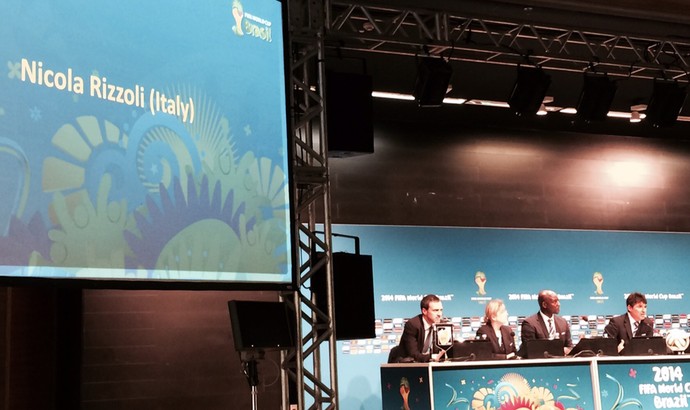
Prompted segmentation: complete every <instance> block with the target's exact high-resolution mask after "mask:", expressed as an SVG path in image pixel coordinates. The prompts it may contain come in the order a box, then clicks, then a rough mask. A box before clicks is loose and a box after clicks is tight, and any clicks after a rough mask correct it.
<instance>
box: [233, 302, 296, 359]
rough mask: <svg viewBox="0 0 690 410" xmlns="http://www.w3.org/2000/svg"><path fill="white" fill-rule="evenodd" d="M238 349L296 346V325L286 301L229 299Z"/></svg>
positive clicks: (269, 348)
mask: <svg viewBox="0 0 690 410" xmlns="http://www.w3.org/2000/svg"><path fill="white" fill-rule="evenodd" d="M228 310H229V311H230V325H231V326H232V337H233V340H234V342H235V350H237V351H239V352H241V351H246V350H252V349H257V350H275V349H278V350H280V349H288V348H291V347H294V346H295V326H294V322H295V321H294V318H293V316H292V314H291V311H290V310H289V309H288V307H287V305H285V303H284V302H259V301H253V300H231V301H229V302H228Z"/></svg>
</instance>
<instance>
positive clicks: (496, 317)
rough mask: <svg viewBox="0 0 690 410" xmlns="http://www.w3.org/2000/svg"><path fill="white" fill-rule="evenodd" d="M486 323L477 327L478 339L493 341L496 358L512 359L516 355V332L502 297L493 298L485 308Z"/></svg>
mask: <svg viewBox="0 0 690 410" xmlns="http://www.w3.org/2000/svg"><path fill="white" fill-rule="evenodd" d="M484 318H485V320H486V324H484V325H483V326H482V327H480V328H479V329H477V339H486V340H488V341H490V342H491V346H492V348H493V353H494V358H496V359H510V358H512V357H515V354H516V352H517V349H516V347H515V337H514V336H515V333H514V332H513V331H512V330H511V329H510V327H509V326H507V324H508V311H507V310H506V305H505V304H504V303H503V301H502V300H501V299H492V300H490V301H489V303H487V304H486V309H485V310H484Z"/></svg>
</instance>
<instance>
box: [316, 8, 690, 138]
mask: <svg viewBox="0 0 690 410" xmlns="http://www.w3.org/2000/svg"><path fill="white" fill-rule="evenodd" d="M387 3H389V4H391V6H390V8H389V9H387V8H386V6H385V5H386V4H387ZM600 3H601V2H595V1H590V0H585V1H578V2H575V1H513V0H504V1H462V2H460V1H441V0H428V1H425V2H418V1H417V2H415V1H409V0H407V1H405V0H401V1H396V2H390V1H388V2H376V1H367V2H342V3H340V2H331V3H330V4H329V6H328V7H329V13H330V15H331V16H332V17H331V18H332V19H334V21H335V22H336V23H338V22H339V23H340V26H335V25H333V24H331V25H330V27H329V30H327V36H326V41H325V44H326V57H327V67H328V68H329V69H332V70H336V71H351V72H366V73H367V74H369V75H370V76H371V77H372V81H373V88H374V90H377V91H391V92H399V93H406V94H411V93H412V90H413V88H414V83H415V77H416V73H417V61H418V58H417V56H419V55H423V54H425V53H429V51H430V50H431V53H432V54H433V53H436V54H437V55H439V56H442V57H444V58H446V59H448V60H449V61H450V64H451V66H452V68H453V75H452V78H451V81H450V84H451V86H452V90H451V91H450V92H449V94H448V96H449V97H458V98H469V99H484V100H497V101H507V100H508V97H509V95H510V93H511V91H512V89H513V85H514V83H515V78H516V66H517V64H512V62H513V61H515V62H516V63H519V62H520V61H528V60H530V59H531V61H532V62H534V63H536V64H538V65H540V66H542V67H544V69H545V71H546V72H547V73H548V74H549V75H550V76H551V80H552V81H551V85H550V87H549V89H548V91H547V96H551V97H553V98H554V102H553V103H552V105H556V106H560V107H574V106H575V105H576V104H577V101H578V98H579V96H580V92H581V88H582V81H583V80H582V79H583V73H584V71H587V64H586V61H585V60H584V57H583V56H582V55H575V54H576V53H577V50H575V47H578V46H579V47H583V44H582V41H581V40H582V37H578V41H577V42H576V41H575V40H573V39H572V38H571V37H569V39H570V41H571V42H572V44H571V43H568V41H566V40H563V43H562V44H560V45H559V48H558V49H557V52H558V56H557V57H558V58H555V59H553V60H552V59H551V57H552V56H550V55H549V53H550V52H552V51H553V50H556V49H555V48H554V46H553V45H552V43H553V42H554V40H555V41H561V40H560V38H562V37H559V31H558V30H575V33H580V32H582V33H588V34H587V37H584V38H585V39H586V40H587V41H589V39H592V44H591V45H590V48H589V50H587V49H586V51H585V54H587V53H589V52H590V51H591V50H593V51H592V56H593V57H595V58H593V59H592V61H591V63H593V64H589V67H590V68H591V67H595V70H596V71H599V72H608V73H610V74H612V76H611V78H614V79H615V81H616V82H617V85H618V89H617V92H616V94H615V97H614V100H613V103H612V106H611V110H614V111H624V112H629V111H630V107H631V106H633V105H638V104H646V103H648V102H649V99H650V96H651V94H652V88H653V80H652V79H651V78H649V77H650V76H654V77H661V76H667V77H669V78H675V79H677V80H678V81H679V82H680V83H681V84H683V85H684V84H685V83H686V82H687V78H686V74H685V73H686V72H687V64H686V63H685V61H686V60H685V59H686V58H690V4H686V3H685V2H681V1H679V0H673V1H669V0H664V1H655V2H653V4H651V3H650V2H642V1H637V0H635V1H629V0H628V1H622V0H613V1H608V2H606V5H602V4H600ZM372 13H377V14H375V15H372ZM439 13H440V14H439ZM343 16H347V17H348V18H349V20H347V21H346V22H345V19H344V18H343ZM357 16H364V17H357ZM367 16H368V17H370V18H371V20H370V21H373V22H375V23H376V26H377V28H379V27H384V28H382V29H381V32H380V33H376V32H375V31H374V33H373V34H372V33H371V32H367V31H366V30H362V29H358V28H357V27H358V26H359V25H365V24H364V23H366V22H367ZM409 16H413V17H414V18H415V19H416V20H414V19H413V17H409ZM438 16H441V18H446V17H450V18H449V19H448V21H450V22H452V23H453V24H456V26H453V27H455V28H454V29H453V30H451V34H450V35H451V37H452V36H453V33H458V32H459V33H460V34H457V35H456V37H454V38H453V40H454V42H453V44H449V43H448V41H445V40H444V38H443V37H438V38H436V39H434V38H431V39H429V38H424V37H425V35H424V33H422V34H421V35H420V34H419V33H420V32H421V31H422V30H421V29H420V27H421V26H422V25H423V26H424V27H433V26H434V22H429V20H430V19H432V18H437V19H438ZM337 18H340V20H337ZM402 18H405V19H407V20H406V21H411V22H412V23H411V24H409V26H408V27H407V31H406V32H398V31H396V32H392V31H391V30H390V29H386V28H385V27H386V24H389V25H390V24H394V23H391V21H393V22H395V21H396V19H397V21H400V20H401V19H402ZM424 19H427V20H424ZM503 21H506V22H508V24H515V25H516V26H515V27H519V29H520V30H525V27H528V28H537V31H538V32H537V33H536V34H537V35H536V36H535V37H536V38H537V40H536V41H537V42H539V41H542V42H543V44H541V45H544V44H545V46H544V50H541V51H540V50H531V49H529V47H530V45H529V44H528V43H527V42H526V41H524V42H522V43H521V44H518V49H516V48H515V47H512V48H510V49H509V48H505V47H503V48H500V49H498V53H500V54H501V55H500V56H499V55H498V53H496V54H493V55H492V56H491V57H485V55H487V54H486V52H487V51H488V52H491V51H492V47H493V46H491V47H487V46H486V45H483V46H480V47H479V48H482V49H481V50H479V51H478V52H477V51H476V50H472V49H471V47H470V46H467V47H458V46H457V44H458V43H461V42H462V41H463V40H467V37H468V36H471V35H472V32H471V31H470V30H464V31H459V29H458V28H457V24H460V23H463V24H466V27H470V22H472V24H479V25H480V26H482V27H486V25H488V24H497V23H496V22H503ZM343 22H345V23H343ZM465 22H466V23H465ZM449 24H450V23H447V25H449ZM415 25H417V27H415ZM504 26H505V25H504ZM388 27H390V26H388ZM466 27H465V28H466ZM498 27H499V28H500V26H498ZM506 27H507V28H506V32H505V33H511V31H510V28H511V27H510V26H506ZM547 27H548V28H554V29H553V30H552V29H549V30H546V28H547ZM348 30H350V31H349V32H348ZM356 30H359V31H356ZM386 30H388V31H386ZM415 30H416V33H415ZM492 30H493V28H492V29H491V30H488V31H492ZM515 30H517V29H515ZM515 30H514V31H515ZM541 30H544V31H541ZM514 31H513V32H514ZM533 32H534V30H533ZM477 33H478V32H477V31H475V32H474V36H475V37H474V38H478V37H477V36H478V35H479V34H477ZM505 33H503V34H505ZM542 33H543V34H542ZM568 33H569V35H570V34H571V33H572V32H570V31H569V32H568ZM593 33H606V35H610V36H613V37H610V38H611V39H614V40H607V39H606V37H602V36H596V37H595V35H594V34H593ZM494 34H496V33H495V32H494ZM377 35H378V37H377ZM618 35H620V36H621V37H616V36H618ZM416 36H419V37H416ZM628 36H631V37H628ZM503 37H506V36H505V35H504V36H503ZM518 37H519V36H516V39H517V38H518ZM540 39H541V40H540ZM621 39H623V40H626V41H628V44H629V43H630V42H631V41H632V42H638V43H633V45H635V46H639V44H640V43H639V42H641V41H642V39H644V40H645V41H647V39H651V40H654V41H655V43H654V44H652V43H651V42H650V46H649V47H650V48H649V50H656V51H649V56H650V57H649V60H648V61H632V60H633V59H634V58H635V57H634V56H633V57H630V55H628V54H626V52H628V51H629V50H627V49H626V47H623V46H620V50H619V49H613V48H612V49H607V48H606V47H607V44H610V43H611V42H612V41H619V40H620V41H619V44H623V41H622V40H621ZM549 41H550V42H551V43H548V42H549ZM515 42H517V40H516V41H515ZM595 42H599V43H598V46H599V48H596V47H594V45H593V44H594V43H595ZM465 43H467V41H465ZM511 44H514V43H511ZM642 44H644V43H642ZM623 45H625V44H623ZM537 46H538V47H539V46H540V45H539V44H537ZM472 47H475V48H477V47H476V45H472ZM519 47H522V50H521V49H519ZM584 47H585V48H586V45H585V46H584ZM653 47H657V49H653ZM493 48H497V47H493ZM628 48H629V47H628ZM526 49H527V50H528V51H530V52H531V51H533V55H532V56H531V57H530V58H525V55H523V54H522V53H523V52H524V50H526ZM570 50H575V51H573V52H570ZM669 50H670V52H669ZM638 54H639V53H638ZM469 55H471V58H470V57H467V56H469ZM476 56H479V58H477V57H476ZM599 56H601V60H599ZM646 56H647V54H643V57H645V59H646ZM669 56H670V57H669ZM585 57H586V56H585ZM511 59H512V60H511ZM570 59H572V61H570ZM626 59H630V60H631V62H628V61H626ZM556 60H559V61H556ZM638 60H639V59H638ZM599 62H601V63H602V64H601V65H598V63H599ZM608 62H610V63H611V64H610V65H608V64H604V63H608ZM628 64H629V65H630V67H633V66H635V65H636V64H637V66H638V67H643V66H644V67H645V69H644V70H645V71H644V75H639V76H636V75H625V73H621V71H620V70H621V67H623V68H625V67H627V66H628ZM550 65H551V67H550ZM657 68H658V70H657ZM626 69H627V68H626ZM638 72H639V73H641V74H642V69H641V68H640V70H638ZM656 72H658V75H656V74H655V73H656ZM642 77H647V78H642ZM685 105H686V106H685V107H684V108H683V109H682V111H681V113H680V115H681V116H690V104H685ZM396 107H397V108H394V109H393V111H392V112H390V113H388V114H386V113H385V112H378V113H377V115H391V116H398V117H399V118H405V119H408V120H411V121H425V120H433V119H435V120H437V121H446V122H447V121H454V120H458V121H459V120H462V121H470V122H473V123H474V124H473V125H474V126H476V125H477V124H476V122H478V121H482V122H484V123H485V124H487V125H490V126H494V127H495V126H501V127H507V128H521V129H524V128H527V129H529V128H539V129H552V130H565V131H575V132H588V133H599V134H611V135H627V136H642V137H653V138H673V139H680V140H685V139H686V138H690V122H681V121H679V122H676V124H675V125H673V126H671V127H664V128H655V127H652V126H650V125H649V124H646V123H645V122H644V121H643V122H642V123H640V124H630V123H629V122H628V120H626V119H613V118H609V119H607V120H605V121H603V122H591V123H584V122H581V121H578V120H577V119H576V117H575V116H573V115H566V114H560V113H550V114H549V115H547V116H545V117H531V118H523V117H520V118H518V117H516V116H514V115H512V114H511V113H510V112H508V110H507V109H505V108H493V107H468V106H458V105H454V106H444V107H440V108H420V107H417V106H416V104H415V103H414V102H401V103H400V104H397V105H396ZM401 114H402V115H401Z"/></svg>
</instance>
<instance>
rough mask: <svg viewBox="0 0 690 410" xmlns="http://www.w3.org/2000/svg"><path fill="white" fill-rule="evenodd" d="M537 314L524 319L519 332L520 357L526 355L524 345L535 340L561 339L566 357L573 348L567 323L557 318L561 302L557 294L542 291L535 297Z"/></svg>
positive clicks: (550, 291)
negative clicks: (520, 341) (537, 307)
mask: <svg viewBox="0 0 690 410" xmlns="http://www.w3.org/2000/svg"><path fill="white" fill-rule="evenodd" d="M537 302H538V303H539V312H537V313H536V314H534V315H532V316H529V317H527V318H525V320H523V321H522V327H521V330H520V338H521V340H522V344H521V345H520V353H519V355H520V356H523V357H524V356H525V355H526V346H527V344H526V343H525V342H526V341H528V340H535V339H561V340H562V341H563V350H564V351H563V354H564V355H567V354H568V353H569V352H570V350H571V349H572V348H573V338H572V336H571V335H570V325H569V324H568V321H567V320H565V319H563V318H562V317H560V316H558V313H560V311H561V302H560V301H559V300H558V294H556V292H554V291H552V290H542V291H541V292H539V296H538V297H537Z"/></svg>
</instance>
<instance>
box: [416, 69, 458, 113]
mask: <svg viewBox="0 0 690 410" xmlns="http://www.w3.org/2000/svg"><path fill="white" fill-rule="evenodd" d="M452 74H453V68H452V67H451V66H450V63H449V62H447V61H446V60H444V59H443V58H441V57H420V60H419V64H418V65H417V79H416V82H415V87H414V98H415V101H417V104H419V106H420V107H439V106H441V104H443V99H444V98H445V97H446V93H447V92H448V84H449V83H450V77H451V75H452Z"/></svg>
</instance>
